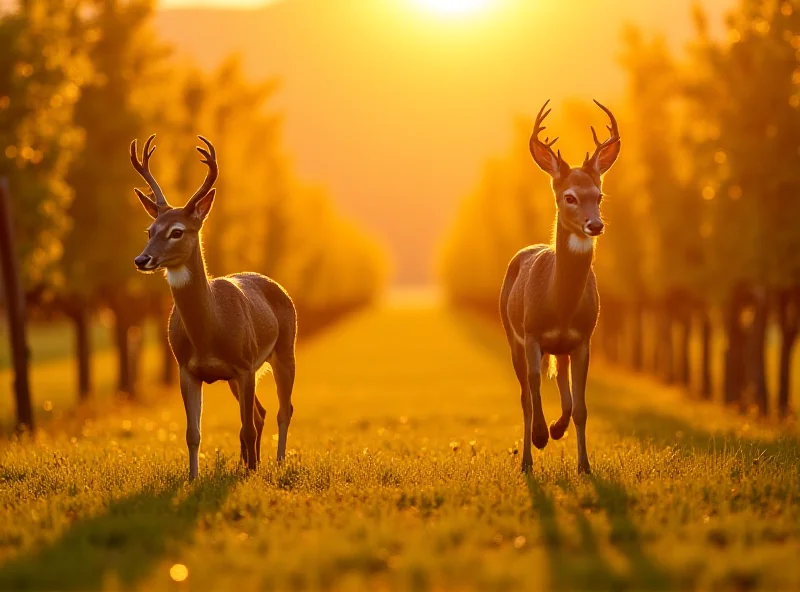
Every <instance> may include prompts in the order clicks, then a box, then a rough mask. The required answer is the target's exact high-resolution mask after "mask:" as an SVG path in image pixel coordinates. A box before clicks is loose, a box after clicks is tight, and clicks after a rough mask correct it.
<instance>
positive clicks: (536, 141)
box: [530, 99, 562, 166]
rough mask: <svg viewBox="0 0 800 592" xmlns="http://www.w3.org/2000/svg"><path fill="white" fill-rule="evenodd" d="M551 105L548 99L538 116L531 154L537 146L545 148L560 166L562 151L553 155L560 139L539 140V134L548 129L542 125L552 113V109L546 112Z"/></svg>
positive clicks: (546, 138)
mask: <svg viewBox="0 0 800 592" xmlns="http://www.w3.org/2000/svg"><path fill="white" fill-rule="evenodd" d="M549 103H550V99H547V100H546V101H545V102H544V105H542V108H541V109H539V114H538V115H537V116H536V122H535V123H534V125H533V134H531V141H530V149H531V152H533V151H534V146H536V145H538V146H540V147H543V148H545V149H546V150H547V151H548V152H549V153H550V155H551V156H552V157H553V158H555V159H556V160H557V161H558V164H559V166H560V164H561V162H562V158H561V150H559V151H558V153H553V144H555V143H556V142H557V141H558V138H557V137H556V138H554V139H553V140H552V141H551V140H550V138H549V137H545V139H544V142H542V141H541V140H540V139H539V134H540V133H542V132H543V131H544V130H546V129H547V128H546V127H545V126H543V125H542V123H544V120H545V118H546V117H547V116H548V115H550V111H552V109H547V111H545V108H547V105H548V104H549Z"/></svg>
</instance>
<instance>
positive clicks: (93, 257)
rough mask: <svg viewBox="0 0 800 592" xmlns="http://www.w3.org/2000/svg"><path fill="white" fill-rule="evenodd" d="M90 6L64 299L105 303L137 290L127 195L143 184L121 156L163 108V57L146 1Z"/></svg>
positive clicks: (136, 209) (135, 218)
mask: <svg viewBox="0 0 800 592" xmlns="http://www.w3.org/2000/svg"><path fill="white" fill-rule="evenodd" d="M90 5H91V11H90V12H89V16H88V17H87V18H86V19H85V20H84V22H83V23H82V24H83V27H84V37H85V39H87V43H89V56H90V58H91V61H92V65H93V68H94V75H93V77H92V79H91V80H90V82H89V84H87V86H86V87H85V89H84V92H83V94H82V96H81V99H80V101H79V103H78V105H77V108H76V111H75V122H76V123H77V124H78V125H79V126H81V127H82V128H83V129H84V130H85V134H86V142H85V145H84V148H83V150H82V151H81V153H80V156H79V158H78V159H77V160H76V162H75V164H74V166H73V167H72V168H71V170H70V174H69V182H70V184H71V186H72V187H73V188H74V190H75V194H76V195H75V200H74V202H73V204H72V207H71V208H70V215H71V217H72V219H73V221H74V224H73V231H72V232H71V233H70V236H69V238H68V240H67V243H66V253H65V262H64V266H65V275H66V276H67V277H68V279H69V282H70V285H69V289H70V291H73V292H77V293H80V294H82V295H91V296H93V295H97V294H98V293H101V294H102V295H104V296H105V297H106V298H108V297H111V296H112V295H113V297H117V295H120V296H121V295H124V294H130V292H131V290H138V291H141V290H142V289H143V286H142V284H143V282H142V278H140V276H139V275H138V274H137V273H136V272H135V268H134V266H133V264H132V261H133V258H134V257H135V256H136V255H137V254H138V253H139V252H140V251H141V248H142V243H143V237H144V234H143V232H142V231H143V229H144V228H146V223H145V221H144V220H143V219H142V217H141V216H140V209H141V206H140V205H139V203H138V200H136V199H135V197H134V196H133V192H132V188H133V187H134V186H135V185H137V184H140V183H141V181H140V180H139V179H138V177H137V175H136V173H135V172H134V170H133V168H132V167H131V164H130V161H129V159H128V158H127V157H126V154H127V152H128V146H129V145H130V142H131V140H132V139H133V138H142V136H146V135H149V132H148V130H149V128H150V127H151V125H152V124H151V121H152V119H153V116H152V114H153V113H156V112H158V108H159V107H160V106H161V103H160V101H159V99H158V97H159V83H160V81H161V76H162V75H163V69H164V57H165V56H166V54H165V50H164V48H162V47H160V46H159V45H158V44H157V43H156V42H155V41H154V38H153V35H152V33H151V32H150V30H149V19H150V17H151V14H152V2H150V1H149V0H136V1H133V2H119V1H117V0H110V1H105V0H97V1H95V2H92V3H90ZM161 156H162V155H161V154H160V153H159V158H157V159H156V160H160V161H161V162H162V163H163V160H161ZM165 156H166V157H167V158H168V157H169V156H168V155H165ZM157 166H158V165H155V166H154V168H155V167H157ZM156 175H158V169H156ZM112 245H113V248H111V249H109V247H110V246H112Z"/></svg>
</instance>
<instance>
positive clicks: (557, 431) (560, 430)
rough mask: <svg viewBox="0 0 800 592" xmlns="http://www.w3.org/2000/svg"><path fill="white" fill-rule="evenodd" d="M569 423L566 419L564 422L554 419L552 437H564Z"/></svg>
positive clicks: (557, 438) (551, 426)
mask: <svg viewBox="0 0 800 592" xmlns="http://www.w3.org/2000/svg"><path fill="white" fill-rule="evenodd" d="M568 424H569V421H566V422H564V423H562V422H561V420H558V421H553V422H552V423H551V424H550V437H551V438H552V439H553V440H560V439H561V438H563V437H564V432H566V431H567V425H568Z"/></svg>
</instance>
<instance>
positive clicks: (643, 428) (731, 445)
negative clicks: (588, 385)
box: [589, 398, 800, 458]
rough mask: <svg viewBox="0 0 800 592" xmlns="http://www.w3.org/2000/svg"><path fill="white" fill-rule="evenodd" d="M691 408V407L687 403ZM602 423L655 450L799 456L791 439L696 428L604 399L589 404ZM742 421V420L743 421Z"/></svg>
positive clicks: (666, 415) (649, 410) (674, 418)
mask: <svg viewBox="0 0 800 592" xmlns="http://www.w3.org/2000/svg"><path fill="white" fill-rule="evenodd" d="M687 404H692V403H687ZM593 411H596V412H597V413H598V415H599V416H600V417H601V418H602V419H603V421H604V422H606V423H608V425H609V426H610V427H611V428H612V429H613V430H614V431H615V432H616V433H617V434H618V435H620V436H622V437H634V438H637V439H638V440H640V441H641V442H643V443H649V444H654V445H656V446H673V447H676V448H678V449H682V450H685V451H687V452H692V453H705V454H712V453H721V452H725V451H727V452H737V453H739V452H745V453H747V455H748V456H755V457H759V456H764V457H765V458H769V457H771V456H773V455H776V454H779V455H790V456H794V457H799V456H800V441H798V440H797V439H796V438H792V437H781V438H776V439H765V438H755V437H749V436H747V435H741V434H737V433H735V432H733V431H730V430H728V431H713V430H708V429H703V428H702V427H697V426H696V425H692V424H690V423H689V422H688V421H686V420H684V419H681V418H680V417H677V416H675V415H671V414H669V413H668V412H662V411H659V410H657V409H653V408H648V407H638V408H633V407H625V406H622V405H617V404H615V403H614V402H613V401H612V400H610V399H608V398H603V399H598V400H596V401H592V402H591V403H590V408H589V413H590V415H591V414H592V412H593ZM743 421H744V420H743Z"/></svg>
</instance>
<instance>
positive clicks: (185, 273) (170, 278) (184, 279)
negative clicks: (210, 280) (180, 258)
mask: <svg viewBox="0 0 800 592" xmlns="http://www.w3.org/2000/svg"><path fill="white" fill-rule="evenodd" d="M191 280H192V274H191V272H190V271H189V268H188V267H186V266H185V265H182V266H181V267H176V268H174V269H167V283H168V284H169V286H170V288H176V289H177V288H183V287H184V286H186V285H187V284H188V283H189V282H190V281H191Z"/></svg>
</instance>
